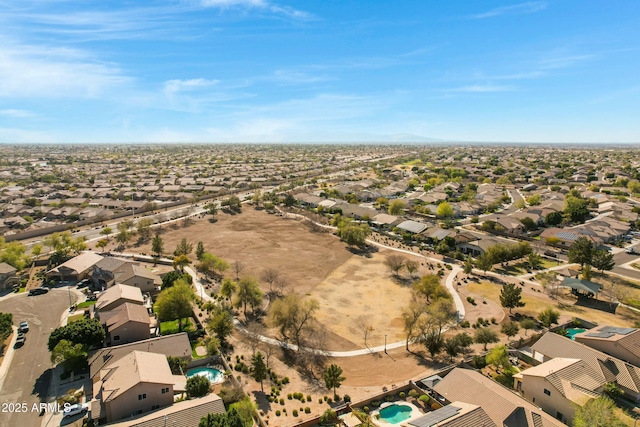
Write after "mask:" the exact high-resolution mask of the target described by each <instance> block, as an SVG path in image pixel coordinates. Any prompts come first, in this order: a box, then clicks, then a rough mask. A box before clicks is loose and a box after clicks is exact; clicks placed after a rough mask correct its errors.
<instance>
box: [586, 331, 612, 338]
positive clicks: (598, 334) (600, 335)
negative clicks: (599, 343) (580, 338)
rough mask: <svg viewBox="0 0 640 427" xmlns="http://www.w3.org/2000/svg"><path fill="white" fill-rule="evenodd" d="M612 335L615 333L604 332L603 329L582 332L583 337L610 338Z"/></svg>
mask: <svg viewBox="0 0 640 427" xmlns="http://www.w3.org/2000/svg"><path fill="white" fill-rule="evenodd" d="M614 335H615V334H614V333H611V332H605V331H596V332H589V333H587V334H584V336H585V337H592V338H611V337H612V336H614Z"/></svg>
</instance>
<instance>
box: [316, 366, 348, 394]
mask: <svg viewBox="0 0 640 427" xmlns="http://www.w3.org/2000/svg"><path fill="white" fill-rule="evenodd" d="M322 377H323V378H324V383H325V385H326V386H327V388H333V395H334V396H335V395H336V388H339V387H340V385H341V384H342V381H344V380H346V378H345V377H343V376H342V368H341V367H339V366H338V365H335V364H333V363H332V364H331V365H329V367H328V368H327V369H326V370H325V371H324V373H323V374H322Z"/></svg>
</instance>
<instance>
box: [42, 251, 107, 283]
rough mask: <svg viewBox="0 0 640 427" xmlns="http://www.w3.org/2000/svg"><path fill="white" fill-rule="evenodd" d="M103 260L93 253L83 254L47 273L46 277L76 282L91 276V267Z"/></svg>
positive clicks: (100, 256)
mask: <svg viewBox="0 0 640 427" xmlns="http://www.w3.org/2000/svg"><path fill="white" fill-rule="evenodd" d="M102 259H103V256H102V255H98V254H97V253H95V252H83V253H81V254H80V255H78V256H76V257H74V258H71V259H70V260H69V261H67V262H65V263H62V264H60V265H59V266H57V267H55V268H52V269H51V270H49V271H47V277H49V278H54V279H57V280H66V281H72V282H78V281H80V280H82V279H84V278H86V277H88V276H89V275H90V274H91V271H92V270H93V266H94V265H95V264H97V263H98V262H99V261H100V260H102Z"/></svg>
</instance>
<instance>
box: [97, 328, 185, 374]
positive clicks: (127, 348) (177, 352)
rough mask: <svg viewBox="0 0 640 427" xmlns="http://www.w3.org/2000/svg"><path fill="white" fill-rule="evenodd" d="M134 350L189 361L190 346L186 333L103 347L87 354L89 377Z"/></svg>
mask: <svg viewBox="0 0 640 427" xmlns="http://www.w3.org/2000/svg"><path fill="white" fill-rule="evenodd" d="M134 350H139V351H146V352H148V353H158V354H162V355H164V356H165V357H167V356H173V357H180V358H183V359H187V360H191V357H192V353H191V344H190V343H189V336H188V335H187V333H186V332H181V333H179V334H171V335H165V336H162V337H156V338H149V339H147V340H143V341H136V342H133V343H129V344H122V345H117V346H113V347H104V348H101V349H98V350H95V351H93V352H91V353H90V354H89V358H88V362H89V375H90V377H91V378H93V377H95V376H96V375H97V374H98V373H99V372H100V369H102V368H103V367H104V366H105V365H106V364H108V363H111V362H114V361H116V360H118V359H120V358H121V357H124V356H126V355H127V354H129V353H131V352H132V351H134Z"/></svg>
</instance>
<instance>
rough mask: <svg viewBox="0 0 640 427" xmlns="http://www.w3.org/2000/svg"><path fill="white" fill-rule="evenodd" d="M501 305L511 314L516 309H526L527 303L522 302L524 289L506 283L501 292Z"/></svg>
mask: <svg viewBox="0 0 640 427" xmlns="http://www.w3.org/2000/svg"><path fill="white" fill-rule="evenodd" d="M500 304H501V305H502V306H503V307H504V308H508V309H509V313H511V312H512V309H514V308H516V307H524V305H525V303H524V301H522V288H520V287H518V286H516V285H515V284H513V283H506V284H505V285H504V286H502V289H501V290H500Z"/></svg>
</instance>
